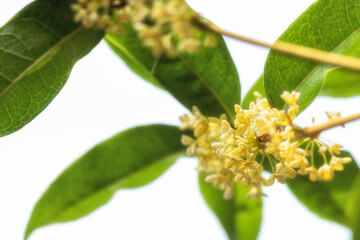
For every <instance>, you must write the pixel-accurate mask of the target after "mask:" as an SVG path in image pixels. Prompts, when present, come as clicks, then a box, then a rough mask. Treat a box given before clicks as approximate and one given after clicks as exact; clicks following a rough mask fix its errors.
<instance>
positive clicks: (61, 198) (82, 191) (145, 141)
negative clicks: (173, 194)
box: [25, 125, 185, 238]
mask: <svg viewBox="0 0 360 240" xmlns="http://www.w3.org/2000/svg"><path fill="white" fill-rule="evenodd" d="M180 137H181V132H180V131H179V130H178V128H177V127H174V126H166V125H149V126H141V127H135V128H131V129H129V130H126V131H124V132H121V133H119V134H117V135H115V136H113V137H112V138H110V139H108V140H106V141H104V142H102V143H100V144H98V145H96V146H95V147H94V148H92V149H91V150H90V151H89V152H87V153H86V154H85V155H83V156H82V157H81V158H80V159H78V160H77V161H75V162H74V163H73V164H72V165H71V166H69V167H68V168H67V169H66V170H65V171H64V172H63V173H62V174H61V175H60V176H59V177H58V178H57V179H56V180H55V181H54V182H53V183H52V184H51V185H50V187H49V188H48V189H47V190H46V192H45V193H44V195H43V196H42V197H41V198H40V200H39V201H38V202H37V203H36V205H35V207H34V210H33V212H32V215H31V218H30V220H29V223H28V226H27V229H26V233H25V238H27V237H28V236H29V235H30V233H31V232H33V231H34V230H35V229H37V228H39V227H42V226H45V225H49V224H53V223H59V222H67V221H71V220H75V219H78V218H80V217H83V216H85V215H87V214H89V213H91V212H92V211H94V210H95V209H97V208H98V207H100V206H102V205H104V204H105V203H107V202H108V201H109V200H110V199H111V197H112V196H113V195H114V193H115V192H116V191H117V190H119V189H124V188H136V187H140V186H142V185H145V184H147V183H149V182H151V181H153V180H154V179H156V178H157V177H159V176H160V175H161V174H162V173H164V172H165V171H166V170H167V169H168V168H169V167H170V166H171V165H172V164H173V163H174V162H175V160H176V159H177V158H178V157H179V156H181V155H182V154H183V152H184V150H185V147H184V146H183V145H182V144H181V143H180Z"/></svg>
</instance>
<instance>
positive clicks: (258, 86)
mask: <svg viewBox="0 0 360 240" xmlns="http://www.w3.org/2000/svg"><path fill="white" fill-rule="evenodd" d="M254 92H258V93H260V94H261V95H262V96H263V97H265V88H264V74H262V75H261V76H260V77H259V79H258V80H257V81H256V82H255V83H254V85H253V86H252V87H251V88H250V90H249V91H248V92H247V94H246V96H245V97H244V100H243V101H242V103H241V107H242V108H244V109H249V104H250V103H251V102H255V101H256V97H255V95H254Z"/></svg>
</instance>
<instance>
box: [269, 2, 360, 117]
mask: <svg viewBox="0 0 360 240" xmlns="http://www.w3.org/2000/svg"><path fill="white" fill-rule="evenodd" d="M279 40H281V41H284V42H289V43H295V44H299V45H303V46H307V47H311V48H316V49H321V50H324V51H328V52H335V53H339V54H343V55H349V56H359V54H360V2H359V1H358V0H319V1H316V2H315V3H314V4H313V5H312V6H310V7H309V8H308V9H307V10H306V11H305V12H304V13H303V14H302V15H301V16H300V17H299V18H298V19H297V20H296V21H295V22H293V23H292V24H291V25H290V27H289V28H288V29H287V30H286V31H285V32H284V33H283V34H282V35H281V36H280V38H279ZM330 67H331V66H329V65H321V64H318V63H315V62H311V61H307V60H303V59H299V58H295V57H291V56H286V55H284V54H279V53H275V52H273V51H271V52H270V53H269V55H268V58H267V61H266V63H265V70H264V84H265V90H266V95H267V98H268V100H269V103H270V104H271V105H272V106H273V107H276V108H279V109H282V108H284V106H285V103H284V101H283V100H282V99H281V97H280V95H281V93H282V92H283V91H292V90H296V91H299V92H301V94H302V95H301V98H300V99H299V101H298V103H299V106H300V109H301V110H303V109H305V108H306V107H307V106H308V105H309V104H310V103H311V102H312V101H313V100H314V98H315V97H316V96H317V95H318V93H319V91H320V89H321V87H322V85H323V80H324V77H325V74H326V72H327V70H328V69H330Z"/></svg>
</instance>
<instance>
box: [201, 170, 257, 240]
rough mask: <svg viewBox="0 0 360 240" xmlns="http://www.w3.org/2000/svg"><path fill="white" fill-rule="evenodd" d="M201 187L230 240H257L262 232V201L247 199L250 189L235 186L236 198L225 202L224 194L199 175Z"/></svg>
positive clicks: (205, 198) (206, 200)
mask: <svg viewBox="0 0 360 240" xmlns="http://www.w3.org/2000/svg"><path fill="white" fill-rule="evenodd" d="M199 186H200V191H201V194H202V195H203V197H204V200H205V202H206V204H207V205H208V206H209V207H210V209H211V210H212V211H213V212H214V214H215V215H216V217H217V218H218V219H219V221H220V223H221V225H222V226H223V228H224V229H225V231H226V233H227V235H228V237H229V239H230V240H245V239H246V240H255V239H256V238H257V236H258V234H259V231H260V225H261V219H262V200H261V198H259V199H256V200H255V199H246V197H245V196H246V193H247V192H248V190H249V188H248V189H245V188H244V187H243V186H242V185H241V184H235V185H234V188H235V189H234V196H233V198H232V199H230V200H225V199H224V197H223V194H224V192H223V191H222V190H220V189H216V188H214V187H213V185H212V184H211V183H207V182H205V180H204V177H203V175H202V174H201V173H200V174H199Z"/></svg>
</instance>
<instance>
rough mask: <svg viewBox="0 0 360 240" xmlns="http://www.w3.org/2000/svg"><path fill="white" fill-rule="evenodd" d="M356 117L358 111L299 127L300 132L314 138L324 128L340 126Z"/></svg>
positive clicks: (357, 116)
mask: <svg viewBox="0 0 360 240" xmlns="http://www.w3.org/2000/svg"><path fill="white" fill-rule="evenodd" d="M357 119H360V113H356V114H353V115H350V116H346V117H342V118H334V119H330V120H329V121H328V122H326V123H323V124H319V125H315V126H313V127H305V128H303V129H301V134H302V135H303V136H305V137H310V138H316V137H318V136H319V134H320V133H321V132H322V131H324V130H327V129H330V128H333V127H337V126H341V125H343V124H345V123H348V122H351V121H355V120H357Z"/></svg>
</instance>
